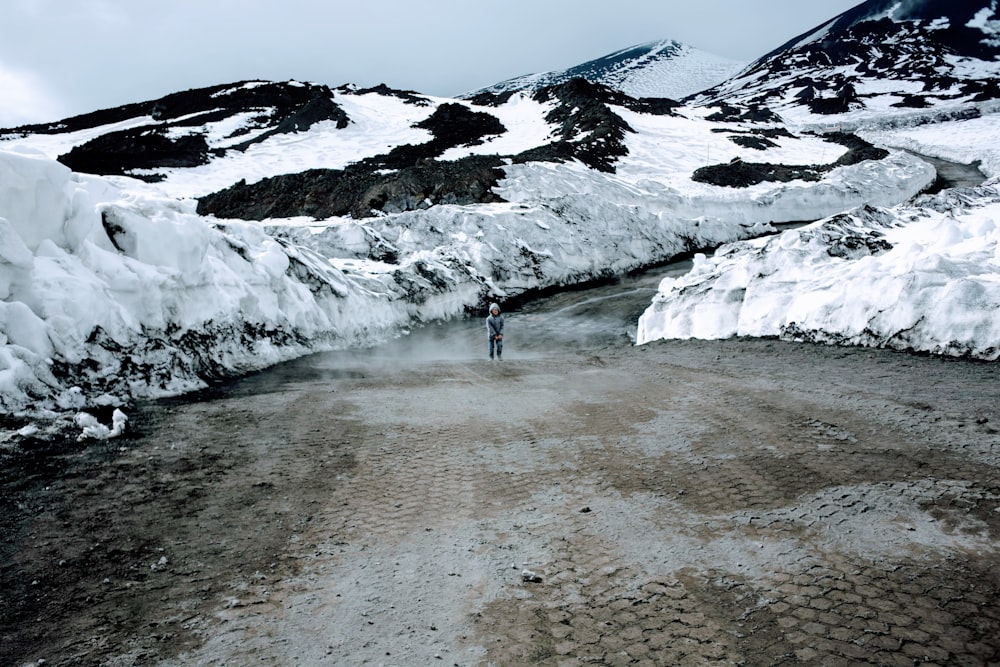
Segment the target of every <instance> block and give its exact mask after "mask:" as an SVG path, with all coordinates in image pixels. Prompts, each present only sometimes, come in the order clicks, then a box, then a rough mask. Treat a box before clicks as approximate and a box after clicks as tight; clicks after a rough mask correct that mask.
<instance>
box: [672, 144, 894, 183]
mask: <svg viewBox="0 0 1000 667" xmlns="http://www.w3.org/2000/svg"><path fill="white" fill-rule="evenodd" d="M823 136H824V138H825V139H827V140H828V141H832V142H834V143H838V144H841V145H842V146H846V147H847V148H848V151H847V152H846V153H844V155H842V156H841V157H840V158H839V159H837V161H836V162H833V163H831V164H827V165H783V164H769V163H766V162H744V161H742V160H733V161H732V162H729V163H728V164H714V165H709V166H706V167H701V168H699V169H696V170H695V172H694V174H693V175H692V176H691V180H693V181H697V182H699V183H709V184H711V185H720V186H724V187H731V188H745V187H749V186H751V185H757V184H758V183H764V182H766V181H772V182H778V183H787V182H789V181H795V180H803V181H818V180H820V179H821V178H822V177H823V174H825V173H826V172H828V171H831V170H833V169H835V168H837V167H843V166H847V165H851V164H857V163H858V162H862V161H864V160H882V159H884V158H886V157H888V155H889V151H887V150H885V149H882V148H876V147H875V146H872V145H871V144H869V143H868V142H867V141H865V140H864V139H861V138H860V137H857V136H855V135H853V134H846V133H843V132H835V133H830V134H826V135H823ZM730 138H731V139H733V140H734V141H735V140H736V137H730Z"/></svg>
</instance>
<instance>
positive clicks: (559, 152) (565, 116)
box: [198, 79, 676, 220]
mask: <svg viewBox="0 0 1000 667" xmlns="http://www.w3.org/2000/svg"><path fill="white" fill-rule="evenodd" d="M354 92H357V91H354ZM535 97H536V99H538V100H539V101H542V102H547V101H553V102H555V105H554V108H553V110H552V111H551V112H550V113H549V114H548V116H547V117H546V120H548V122H550V123H553V124H555V125H557V126H558V130H557V135H558V136H557V138H556V140H555V141H553V142H551V143H549V144H545V145H543V146H539V147H537V148H534V149H531V150H527V151H524V152H522V153H520V154H518V155H513V156H499V155H494V156H472V157H466V158H463V159H461V160H455V161H451V162H446V161H441V160H439V159H438V158H439V157H440V156H441V155H442V154H443V153H444V152H445V151H447V150H448V149H450V148H455V147H461V146H474V145H477V144H480V143H482V142H483V140H484V138H485V137H490V136H496V135H499V134H502V133H504V132H506V131H507V130H506V128H504V126H503V125H502V124H501V123H500V121H499V120H498V119H497V118H496V117H495V116H493V115H491V114H489V113H485V112H481V111H476V110H474V109H470V108H469V106H468V105H466V104H458V103H446V104H442V105H441V106H439V107H438V108H437V109H436V110H435V111H434V113H433V114H431V115H430V116H429V117H428V118H427V119H425V120H423V121H421V122H420V123H417V124H416V125H415V126H414V127H419V128H422V129H426V130H428V131H429V132H430V133H431V134H432V136H433V138H432V139H431V140H430V141H428V142H425V143H423V144H416V145H413V144H404V145H402V146H396V147H395V148H393V149H392V150H391V151H389V152H388V153H385V154H383V155H376V156H373V157H370V158H366V159H364V160H361V161H359V162H357V163H355V164H352V165H350V166H349V167H347V168H346V169H343V170H334V169H314V170H311V171H307V172H303V173H300V174H289V175H284V176H276V177H273V178H267V179H264V180H262V181H260V182H258V183H254V184H253V185H247V184H246V183H244V182H240V183H237V184H235V185H233V186H231V187H229V188H226V189H225V190H222V191H220V192H216V193H213V194H211V195H206V196H204V197H202V198H201V199H200V200H199V202H198V212H199V213H201V214H213V215H216V216H219V217H226V218H241V219H247V220H262V219H264V218H270V217H290V216H300V215H304V216H311V217H315V218H326V217H331V216H343V215H351V216H354V217H356V218H362V217H368V216H370V215H372V214H373V212H386V213H394V212H399V211H407V210H413V209H417V208H426V207H428V206H432V205H435V204H473V203H487V202H497V201H502V200H501V199H500V197H498V196H497V195H496V194H494V193H493V191H492V189H493V187H495V186H496V184H497V182H498V181H499V179H500V178H502V177H503V170H502V167H503V165H504V164H505V162H513V163H523V162H530V161H568V160H574V159H576V160H580V161H581V162H583V163H584V164H587V165H588V166H590V167H592V168H594V169H599V170H601V171H606V172H613V171H614V162H615V160H617V158H618V157H620V156H622V155H625V154H626V153H627V152H628V149H627V147H626V146H625V141H624V140H625V132H627V131H631V128H629V126H628V124H627V123H626V122H625V121H624V120H623V119H622V118H621V117H620V116H618V115H617V114H615V113H614V112H613V111H612V110H611V109H610V105H617V106H623V107H628V108H636V109H637V110H643V111H644V112H645V113H651V112H658V113H672V112H673V108H674V107H675V106H676V103H675V102H673V101H671V100H657V99H650V100H635V99H633V98H631V97H628V96H627V95H625V94H623V93H619V92H617V91H615V90H612V89H610V88H607V87H605V86H600V85H598V84H593V83H590V82H588V81H585V80H583V79H576V80H573V81H570V82H567V83H565V84H561V85H559V86H553V87H551V88H545V89H542V90H541V91H539V92H538V93H536V95H535ZM387 171H389V172H391V173H386V172H387Z"/></svg>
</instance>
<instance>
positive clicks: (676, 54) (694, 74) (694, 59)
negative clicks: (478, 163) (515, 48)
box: [462, 40, 747, 100]
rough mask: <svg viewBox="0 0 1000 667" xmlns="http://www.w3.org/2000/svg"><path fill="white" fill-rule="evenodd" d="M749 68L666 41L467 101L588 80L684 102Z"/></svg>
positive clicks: (523, 79) (504, 85)
mask: <svg viewBox="0 0 1000 667" xmlns="http://www.w3.org/2000/svg"><path fill="white" fill-rule="evenodd" d="M746 64H747V63H745V62H741V61H736V60H730V59H728V58H723V57H722V56H717V55H714V54H711V53H708V52H706V51H701V50H699V49H696V48H694V47H692V46H689V45H687V44H682V43H681V42H677V41H674V40H660V41H657V42H649V43H647V44H638V45H636V46H631V47H629V48H627V49H622V50H621V51H615V52H614V53H609V54H608V55H606V56H602V57H600V58H596V59H594V60H589V61H587V62H585V63H582V64H580V65H575V66H573V67H570V68H568V69H564V70H559V71H551V72H540V73H537V74H525V75H523V76H519V77H515V78H513V79H508V80H506V81H501V82H500V83H495V84H493V85H492V86H487V87H486V88H481V89H479V90H475V91H473V92H471V93H467V94H465V95H463V96H462V97H464V98H466V99H472V98H475V97H476V96H477V95H480V94H482V93H491V94H494V95H499V94H502V93H507V92H511V91H516V90H528V91H534V90H539V89H541V88H546V87H548V86H554V85H558V84H560V83H566V82H567V81H569V80H571V79H576V78H582V79H586V80H588V81H591V82H594V83H600V84H603V85H605V86H608V87H609V88H614V89H615V90H619V91H621V92H623V93H625V94H627V95H631V96H632V97H666V98H669V99H674V100H679V99H681V98H684V97H687V96H688V95H692V94H694V93H697V92H700V91H702V90H705V89H706V88H711V87H712V86H715V85H716V84H719V83H721V82H723V81H725V80H726V79H728V78H729V77H731V76H732V75H733V74H736V72H738V71H739V70H740V68H742V67H743V66H745V65H746Z"/></svg>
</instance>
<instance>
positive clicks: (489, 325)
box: [486, 303, 503, 340]
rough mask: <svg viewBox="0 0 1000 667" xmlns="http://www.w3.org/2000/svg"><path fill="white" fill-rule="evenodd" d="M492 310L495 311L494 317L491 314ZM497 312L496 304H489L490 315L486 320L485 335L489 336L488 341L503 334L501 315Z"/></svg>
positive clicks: (497, 306)
mask: <svg viewBox="0 0 1000 667" xmlns="http://www.w3.org/2000/svg"><path fill="white" fill-rule="evenodd" d="M494 310H496V311H497V314H496V315H494V314H493V311H494ZM499 311H500V306H499V305H498V304H495V303H491V304H490V315H489V317H487V318H486V335H487V336H489V338H490V340H493V339H494V338H495V337H496V336H498V335H500V334H502V333H503V313H501V312H499Z"/></svg>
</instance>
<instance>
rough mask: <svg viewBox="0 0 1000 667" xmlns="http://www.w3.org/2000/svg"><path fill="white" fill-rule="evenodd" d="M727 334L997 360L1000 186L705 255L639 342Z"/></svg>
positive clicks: (661, 299)
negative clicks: (775, 337) (710, 255)
mask: <svg viewBox="0 0 1000 667" xmlns="http://www.w3.org/2000/svg"><path fill="white" fill-rule="evenodd" d="M731 336H778V337H781V338H785V339H791V340H801V341H816V342H825V343H838V344H850V345H865V346H878V347H890V348H896V349H907V350H918V351H925V352H931V353H935V354H946V355H954V356H968V357H972V358H978V359H986V360H996V359H998V358H1000V182H998V181H996V180H994V181H992V182H990V183H989V184H986V185H984V186H981V187H979V188H974V189H969V190H964V191H950V192H946V193H944V194H942V195H937V196H934V197H921V198H918V200H916V201H915V202H914V204H913V205H907V206H899V207H896V208H893V209H880V208H874V207H867V206H866V207H863V208H860V209H857V210H854V211H851V212H850V213H846V214H842V215H837V216H834V217H832V218H829V219H826V220H823V221H820V222H817V223H814V224H812V225H809V226H807V227H803V228H801V229H797V230H792V231H787V232H784V233H783V234H781V235H779V236H776V237H772V238H767V239H758V240H754V241H748V242H741V243H735V244H731V245H727V246H724V247H723V248H720V250H719V251H718V252H717V253H716V255H715V256H714V257H711V258H708V257H705V256H704V255H700V256H698V258H697V259H696V261H695V265H694V267H693V269H692V270H691V272H690V273H689V274H687V275H685V276H682V277H680V278H678V279H665V280H664V281H663V282H662V283H661V285H660V290H659V294H658V295H657V296H656V297H655V298H654V301H653V304H652V305H651V306H650V307H649V308H648V309H647V310H646V312H645V313H644V314H643V315H642V317H641V318H640V321H639V328H638V335H637V343H639V344H642V343H647V342H649V341H652V340H657V339H662V338H709V339H711V338H726V337H731Z"/></svg>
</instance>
